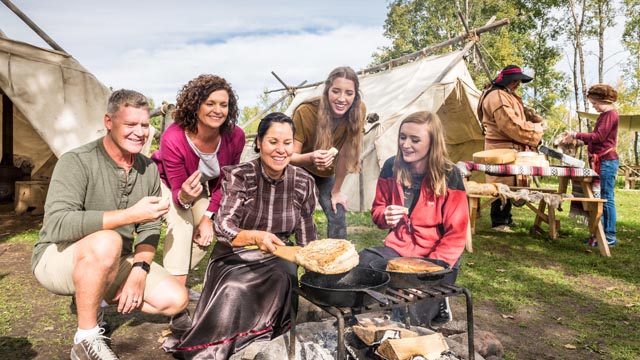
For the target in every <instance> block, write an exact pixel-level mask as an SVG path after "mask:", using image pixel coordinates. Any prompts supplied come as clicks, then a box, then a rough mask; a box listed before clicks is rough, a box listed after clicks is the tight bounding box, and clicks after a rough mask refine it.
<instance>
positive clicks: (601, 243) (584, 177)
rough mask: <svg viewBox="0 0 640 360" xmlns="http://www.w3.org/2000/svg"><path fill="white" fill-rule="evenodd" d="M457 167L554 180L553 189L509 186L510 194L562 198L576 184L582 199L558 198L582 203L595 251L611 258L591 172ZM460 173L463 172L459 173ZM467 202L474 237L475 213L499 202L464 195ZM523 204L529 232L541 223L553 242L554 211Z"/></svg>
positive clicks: (543, 205) (469, 246) (595, 177)
mask: <svg viewBox="0 0 640 360" xmlns="http://www.w3.org/2000/svg"><path fill="white" fill-rule="evenodd" d="M457 165H458V167H459V168H461V169H462V170H464V169H466V170H467V172H466V173H470V172H471V171H482V172H485V173H490V174H493V175H496V174H497V175H524V176H543V177H544V176H548V177H557V178H558V189H557V190H556V189H548V188H522V187H511V188H510V189H511V190H513V191H516V190H521V189H527V190H530V191H540V192H545V193H548V194H555V195H559V196H562V195H563V194H566V193H567V189H568V184H569V181H570V180H571V181H572V182H573V184H574V186H576V184H579V185H580V186H581V188H582V191H583V194H584V196H583V197H560V199H561V200H560V201H562V202H565V201H566V202H580V203H581V204H582V208H583V209H584V210H585V212H586V213H587V215H588V226H589V233H590V234H593V235H594V236H595V238H596V239H597V240H598V250H599V251H600V254H601V255H603V256H607V257H609V256H611V253H610V252H609V245H608V243H607V241H606V240H605V235H604V229H603V227H602V223H601V222H600V218H601V217H602V212H603V208H604V203H605V202H606V200H604V199H600V180H599V176H598V174H597V173H596V172H594V171H593V170H591V169H581V168H570V167H553V166H549V167H542V166H523V165H486V164H477V163H473V162H467V161H460V162H458V164H457ZM463 173H465V172H464V171H463ZM467 199H468V201H469V225H470V228H471V234H474V233H475V223H476V217H477V215H478V212H479V210H480V209H481V208H485V207H487V206H489V204H490V203H492V202H493V201H497V200H499V196H489V195H478V194H467ZM483 200H484V202H483ZM525 205H526V207H527V208H529V209H530V210H532V211H533V212H534V213H535V214H536V217H535V220H534V225H533V227H532V229H531V231H532V232H533V233H538V232H540V230H541V227H540V226H541V224H542V223H546V224H547V225H548V226H549V236H550V237H551V238H552V239H556V238H557V237H558V230H559V229H560V220H559V219H557V218H556V209H555V208H554V207H553V206H549V204H547V202H546V201H545V200H541V201H540V202H539V203H538V204H534V203H531V202H528V201H526V202H525ZM467 251H470V252H472V251H473V244H472V239H471V236H470V237H468V239H467Z"/></svg>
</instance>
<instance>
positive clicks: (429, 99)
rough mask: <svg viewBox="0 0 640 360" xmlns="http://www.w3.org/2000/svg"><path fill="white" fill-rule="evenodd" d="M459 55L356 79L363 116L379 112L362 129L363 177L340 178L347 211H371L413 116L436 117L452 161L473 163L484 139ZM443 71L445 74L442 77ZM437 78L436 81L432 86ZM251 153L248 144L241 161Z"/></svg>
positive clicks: (306, 93)
mask: <svg viewBox="0 0 640 360" xmlns="http://www.w3.org/2000/svg"><path fill="white" fill-rule="evenodd" d="M459 55H460V53H459V52H454V53H450V54H447V55H441V56H431V57H426V58H423V59H420V60H416V61H414V62H411V63H408V64H405V65H402V66H399V67H396V68H393V69H391V70H387V71H384V72H380V73H375V74H369V75H362V76H360V78H359V79H360V89H361V91H362V96H363V100H364V102H365V103H366V105H367V113H368V114H371V113H376V114H378V116H379V120H378V121H377V122H376V123H374V124H367V126H366V129H365V131H366V134H365V137H364V150H363V157H362V161H363V167H362V168H363V171H362V173H361V174H349V175H348V176H347V178H346V179H345V183H344V185H343V188H342V190H343V193H345V194H346V195H347V197H348V199H349V204H348V205H349V210H352V211H359V210H360V211H364V210H368V209H370V207H371V203H372V201H373V197H374V194H375V187H376V182H377V179H378V175H379V174H380V168H381V166H382V165H383V164H384V162H385V160H387V159H388V158H389V157H391V156H393V155H395V154H396V149H397V138H398V127H399V124H400V121H398V120H402V119H403V118H404V117H406V116H407V115H409V114H411V113H413V112H416V111H421V110H430V111H432V112H436V113H437V114H438V115H439V117H440V119H441V120H442V122H443V124H444V127H445V135H446V142H447V145H448V149H449V153H450V157H451V159H452V160H453V161H454V162H456V161H459V160H472V154H473V153H474V152H476V151H481V150H482V149H483V146H484V136H483V133H482V127H481V124H480V122H479V121H478V118H477V115H476V112H475V109H476V105H477V103H478V97H479V95H480V91H478V89H476V87H475V85H474V84H473V81H472V79H471V76H470V74H469V71H468V70H467V68H466V66H465V64H464V61H463V60H459ZM445 69H450V70H449V71H448V72H447V73H446V74H441V73H442V72H443V71H445ZM438 78H440V79H441V80H440V81H439V82H436V80H437V79H438ZM322 89H323V85H319V86H317V87H313V88H308V89H300V90H298V91H297V93H296V96H295V98H294V100H293V102H292V104H291V105H290V106H289V108H288V109H287V111H286V113H287V114H288V115H291V114H292V113H293V111H294V110H295V108H296V107H297V106H298V105H299V104H300V103H302V102H303V101H304V100H307V99H309V98H312V97H314V96H319V95H320V94H321V92H322ZM251 155H252V151H250V150H249V146H247V149H246V151H245V154H244V157H243V159H245V160H246V159H248V158H250V157H251ZM361 183H362V187H361V186H360V184H361ZM361 190H362V192H363V195H362V196H361V195H360V193H361Z"/></svg>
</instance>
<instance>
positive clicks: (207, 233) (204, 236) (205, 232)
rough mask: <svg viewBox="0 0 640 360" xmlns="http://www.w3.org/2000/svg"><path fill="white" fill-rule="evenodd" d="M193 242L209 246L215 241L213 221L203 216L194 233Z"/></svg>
mask: <svg viewBox="0 0 640 360" xmlns="http://www.w3.org/2000/svg"><path fill="white" fill-rule="evenodd" d="M193 241H194V242H195V243H196V244H198V245H200V246H205V247H206V246H209V245H211V242H212V241H213V220H211V219H210V218H209V217H207V216H203V217H202V220H201V221H200V224H198V227H197V228H196V231H194V233H193Z"/></svg>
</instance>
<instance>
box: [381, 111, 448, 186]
mask: <svg viewBox="0 0 640 360" xmlns="http://www.w3.org/2000/svg"><path fill="white" fill-rule="evenodd" d="M408 123H414V124H427V133H428V134H429V140H430V145H429V151H428V152H427V156H426V158H425V160H424V161H425V162H426V165H427V166H426V169H427V173H426V174H425V178H426V179H427V186H428V187H429V189H431V191H433V193H434V194H435V196H442V195H444V194H446V192H447V175H446V172H447V171H448V170H451V168H452V167H453V163H452V162H451V161H450V160H449V154H448V152H447V145H446V144H445V141H444V129H443V127H442V122H440V118H438V115H436V114H434V113H431V112H429V111H419V112H415V113H413V114H411V115H409V116H407V117H406V118H404V120H402V122H401V123H400V129H399V130H398V152H397V154H396V159H395V161H394V163H393V172H394V174H395V175H396V180H397V181H398V182H400V183H402V184H404V185H405V186H411V178H412V176H411V169H410V164H409V163H407V162H405V161H404V158H403V157H402V149H400V146H399V144H400V130H401V129H402V125H404V124H408Z"/></svg>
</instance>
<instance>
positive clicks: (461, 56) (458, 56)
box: [434, 41, 476, 84]
mask: <svg viewBox="0 0 640 360" xmlns="http://www.w3.org/2000/svg"><path fill="white" fill-rule="evenodd" d="M475 44H476V42H475V41H470V42H469V43H468V44H467V45H465V47H464V48H463V49H462V51H461V52H460V53H459V54H458V55H457V56H456V57H455V59H453V60H451V62H450V63H449V65H447V67H445V68H444V70H442V72H440V75H438V77H437V78H436V79H435V80H434V83H435V84H437V83H439V82H440V81H442V79H444V77H445V76H447V73H448V72H449V71H450V70H451V69H453V67H454V66H455V65H456V64H457V63H458V61H460V60H461V59H462V58H463V57H464V56H465V55H466V54H467V53H468V52H469V50H470V49H471V47H472V46H474V45H475Z"/></svg>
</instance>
